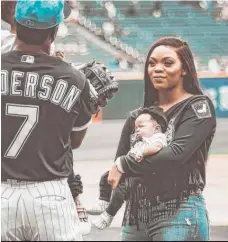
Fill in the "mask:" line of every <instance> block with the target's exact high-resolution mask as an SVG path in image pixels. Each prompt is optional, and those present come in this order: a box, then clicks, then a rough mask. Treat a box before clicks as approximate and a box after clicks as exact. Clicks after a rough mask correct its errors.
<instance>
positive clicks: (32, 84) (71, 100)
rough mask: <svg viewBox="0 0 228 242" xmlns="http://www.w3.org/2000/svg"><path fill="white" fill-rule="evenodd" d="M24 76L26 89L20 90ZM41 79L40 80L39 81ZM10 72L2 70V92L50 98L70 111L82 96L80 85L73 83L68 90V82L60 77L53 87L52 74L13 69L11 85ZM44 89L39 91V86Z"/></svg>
mask: <svg viewBox="0 0 228 242" xmlns="http://www.w3.org/2000/svg"><path fill="white" fill-rule="evenodd" d="M22 78H23V79H24V78H25V84H24V90H23V91H22V90H20V86H21V81H22ZM39 79H40V81H39ZM9 83H10V82H9V73H8V71H7V70H2V71H1V94H2V95H13V96H24V97H30V98H39V99H42V100H50V101H51V102H52V103H53V104H55V105H59V106H60V107H62V108H63V109H65V110H66V111H67V112H70V111H71V109H72V107H73V106H74V104H75V103H76V101H77V99H78V98H79V96H80V93H81V90H80V89H78V87H76V86H74V85H71V87H70V89H69V91H67V90H68V82H67V81H65V80H63V79H59V80H58V81H57V83H56V85H55V87H53V86H52V85H53V83H54V78H53V77H52V76H50V75H43V76H41V77H40V76H39V75H38V74H37V73H34V72H27V73H25V72H20V71H12V74H11V85H10V84H9ZM38 84H39V88H40V89H41V90H42V91H38V92H37V86H38Z"/></svg>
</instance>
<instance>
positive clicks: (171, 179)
mask: <svg viewBox="0 0 228 242" xmlns="http://www.w3.org/2000/svg"><path fill="white" fill-rule="evenodd" d="M138 111H139V109H137V110H135V111H133V112H131V113H130V115H129V117H128V118H127V120H126V122H125V125H124V127H123V130H122V134H121V138H120V142H119V145H118V149H117V153H116V158H117V157H121V165H122V168H123V170H124V172H125V173H126V174H125V175H126V184H128V186H129V187H130V188H131V190H129V200H128V201H127V205H128V207H127V210H128V212H131V210H133V207H136V208H137V206H134V203H135V202H138V201H139V200H140V199H143V200H144V201H146V200H148V201H150V202H149V204H150V205H151V206H153V204H154V205H156V204H157V203H158V202H159V203H161V202H163V203H166V202H169V201H171V200H172V201H174V200H175V201H180V200H183V199H185V198H186V197H188V195H189V194H191V193H192V192H193V191H196V190H199V189H200V190H203V188H204V186H205V183H206V178H205V166H206V161H207V157H208V152H209V148H210V145H211V142H212V139H213V137H214V134H215V129H216V116H215V110H214V106H213V104H212V102H211V100H210V99H209V98H208V97H207V96H204V95H195V96H193V97H190V98H188V99H186V100H184V101H181V102H180V103H177V104H175V105H174V106H172V107H171V108H170V109H169V110H167V111H166V115H167V119H168V122H169V124H168V128H167V131H166V137H167V141H168V146H167V147H164V148H163V149H162V150H161V151H160V152H159V153H157V154H155V155H152V156H147V157H145V158H144V160H143V161H142V162H137V161H135V160H134V158H133V157H131V156H130V155H127V153H128V151H129V150H130V140H131V135H132V134H133V133H134V121H135V119H136V117H137V113H138ZM130 177H139V179H138V185H139V186H138V185H137V184H136V186H135V184H130V183H131V182H130ZM132 180H134V181H135V179H132ZM132 188H135V189H132ZM132 198H134V199H133V200H132ZM148 201H146V203H147V204H148ZM175 203H176V202H175ZM176 205H177V204H176ZM147 207H148V206H147ZM174 207H176V206H174ZM141 211H142V209H141ZM145 212H146V211H145ZM147 212H148V211H147ZM135 213H136V212H135V211H134V212H133V215H134V214H135ZM125 215H126V214H125ZM147 215H148V214H147ZM128 216H129V214H128ZM141 217H144V218H145V217H147V221H149V220H150V218H148V216H146V215H145V214H144V215H142V216H141ZM125 220H126V218H125ZM128 222H129V221H128ZM144 222H145V221H144Z"/></svg>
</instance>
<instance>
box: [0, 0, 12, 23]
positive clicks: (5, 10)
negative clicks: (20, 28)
mask: <svg viewBox="0 0 228 242" xmlns="http://www.w3.org/2000/svg"><path fill="white" fill-rule="evenodd" d="M12 7H13V1H1V19H2V20H3V21H5V22H6V23H8V24H10V25H12V24H13V23H11V21H10V16H9V14H10V13H11V11H12Z"/></svg>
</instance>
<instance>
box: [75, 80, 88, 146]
mask: <svg viewBox="0 0 228 242" xmlns="http://www.w3.org/2000/svg"><path fill="white" fill-rule="evenodd" d="M89 92H90V87H89V84H88V82H87V80H85V86H84V89H83V90H82V93H81V100H80V111H79V114H78V118H77V119H76V121H75V123H74V127H73V130H72V133H71V146H72V149H77V148H79V147H80V146H81V144H82V141H83V140H84V138H85V135H86V132H87V128H88V127H89V126H90V124H91V123H92V113H91V110H90V108H89Z"/></svg>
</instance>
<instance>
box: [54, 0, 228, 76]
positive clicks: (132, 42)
mask: <svg viewBox="0 0 228 242" xmlns="http://www.w3.org/2000/svg"><path fill="white" fill-rule="evenodd" d="M69 3H70V5H71V7H72V8H73V11H72V14H71V16H70V17H69V18H68V19H67V20H66V21H65V22H64V23H63V24H61V26H60V29H59V32H58V38H57V41H56V48H57V49H61V50H64V51H65V54H66V56H67V58H68V60H69V61H71V62H87V61H91V58H92V59H96V60H97V61H100V62H103V63H105V64H106V65H107V66H108V67H109V68H110V69H112V70H114V71H118V72H119V71H120V72H126V71H127V72H129V71H130V72H132V71H133V72H141V71H142V70H143V63H144V60H145V55H146V53H147V51H148V50H149V48H150V46H151V44H152V43H153V42H154V41H155V40H157V39H158V38H160V37H162V36H177V37H179V38H182V39H184V40H186V41H187V42H188V43H189V45H190V47H191V49H192V51H193V53H194V58H195V63H196V67H197V71H200V72H212V73H219V72H221V71H224V72H226V73H228V48H227V43H228V1H223V0H216V1H212V0H201V1H182V0H177V1H156V0H149V1H140V0H128V1H120V0H117V1H112V0H96V1H95V0H94V1H87V0H86V1H85V0H84V1H83V0H81V1H79V0H72V1H69Z"/></svg>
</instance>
